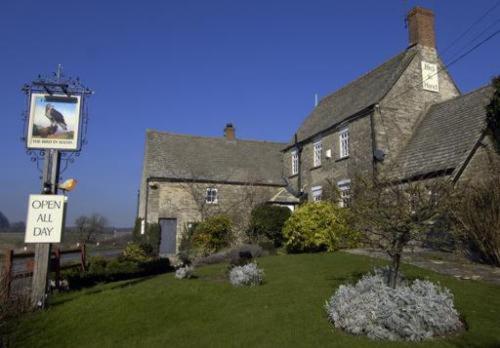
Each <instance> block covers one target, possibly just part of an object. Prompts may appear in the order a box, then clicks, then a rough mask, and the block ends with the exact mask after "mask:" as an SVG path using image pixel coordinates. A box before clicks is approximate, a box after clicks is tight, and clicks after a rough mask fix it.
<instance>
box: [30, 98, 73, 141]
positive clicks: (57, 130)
mask: <svg viewBox="0 0 500 348" xmlns="http://www.w3.org/2000/svg"><path fill="white" fill-rule="evenodd" d="M79 122H80V97H79V96H65V95H47V94H43V93H33V95H32V96H31V109H30V121H29V127H28V137H27V140H28V148H52V149H62V150H64V149H69V150H76V148H77V146H78V143H77V140H78V129H79Z"/></svg>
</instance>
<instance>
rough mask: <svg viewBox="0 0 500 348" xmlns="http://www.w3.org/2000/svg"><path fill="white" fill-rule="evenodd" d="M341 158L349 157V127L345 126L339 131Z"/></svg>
mask: <svg viewBox="0 0 500 348" xmlns="http://www.w3.org/2000/svg"><path fill="white" fill-rule="evenodd" d="M339 147H340V152H339V153H340V158H345V157H349V129H347V128H344V129H342V130H341V131H340V132H339Z"/></svg>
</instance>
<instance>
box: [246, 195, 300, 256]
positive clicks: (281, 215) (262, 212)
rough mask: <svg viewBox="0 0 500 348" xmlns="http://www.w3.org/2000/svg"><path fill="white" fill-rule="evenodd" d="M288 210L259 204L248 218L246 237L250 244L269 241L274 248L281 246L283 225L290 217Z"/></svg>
mask: <svg viewBox="0 0 500 348" xmlns="http://www.w3.org/2000/svg"><path fill="white" fill-rule="evenodd" d="M290 215H291V212H290V209H288V208H286V207H280V206H276V205H269V204H260V205H258V206H256V207H255V208H254V209H253V210H252V213H251V216H250V227H249V229H248V231H247V235H248V237H249V239H250V240H251V241H252V242H258V241H259V240H262V239H264V240H265V239H269V240H271V241H272V242H273V244H274V247H275V248H279V247H280V246H281V245H282V244H283V233H282V230H283V225H284V224H285V222H286V220H288V218H289V217H290Z"/></svg>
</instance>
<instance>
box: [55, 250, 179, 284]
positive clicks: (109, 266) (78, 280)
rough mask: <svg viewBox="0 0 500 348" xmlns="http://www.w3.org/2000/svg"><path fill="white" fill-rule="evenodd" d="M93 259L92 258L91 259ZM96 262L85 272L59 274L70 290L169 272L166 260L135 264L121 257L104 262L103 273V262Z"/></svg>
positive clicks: (68, 270)
mask: <svg viewBox="0 0 500 348" xmlns="http://www.w3.org/2000/svg"><path fill="white" fill-rule="evenodd" d="M93 259H94V258H93ZM95 260H97V262H94V266H92V264H93V263H92V261H91V262H90V267H89V269H88V271H87V272H82V271H80V270H79V269H75V268H72V269H67V270H64V271H62V272H61V276H62V278H64V279H67V280H68V283H69V287H70V288H71V289H80V288H83V287H87V286H93V285H95V284H97V283H101V282H110V281H115V280H124V279H133V278H136V277H143V276H148V275H155V274H161V273H165V272H168V271H170V270H171V267H170V262H169V260H168V258H159V259H153V260H148V261H145V262H137V261H132V260H129V259H125V258H123V257H119V258H117V259H114V260H110V261H107V260H104V262H105V264H106V266H105V268H104V271H103V268H102V266H103V264H104V262H103V260H102V258H100V257H95Z"/></svg>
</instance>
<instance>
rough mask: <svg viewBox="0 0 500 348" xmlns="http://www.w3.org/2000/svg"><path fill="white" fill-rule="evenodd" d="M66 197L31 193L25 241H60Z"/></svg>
mask: <svg viewBox="0 0 500 348" xmlns="http://www.w3.org/2000/svg"><path fill="white" fill-rule="evenodd" d="M65 202H66V197H65V196H63V195H30V198H29V206H28V219H27V221H26V234H25V235H24V242H25V243H60V242H61V235H62V229H63V222H64V210H65Z"/></svg>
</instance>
